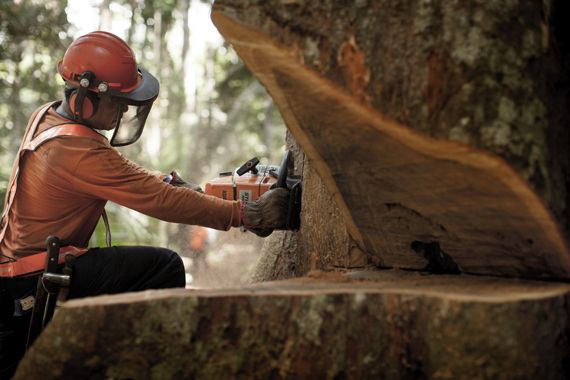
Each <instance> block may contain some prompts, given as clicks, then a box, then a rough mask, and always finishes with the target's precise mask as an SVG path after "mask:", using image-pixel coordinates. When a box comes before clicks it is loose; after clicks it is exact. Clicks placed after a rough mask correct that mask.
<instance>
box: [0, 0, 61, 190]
mask: <svg viewBox="0 0 570 380" xmlns="http://www.w3.org/2000/svg"><path fill="white" fill-rule="evenodd" d="M66 6H67V1H59V0H46V1H33V0H20V1H2V2H0V196H1V197H2V199H3V198H4V193H5V191H6V185H7V180H8V176H9V175H10V169H11V167H12V160H13V158H14V155H15V153H16V151H17V150H18V147H19V144H20V140H21V138H22V134H23V131H24V127H25V125H26V122H27V120H28V117H29V115H30V113H31V112H32V111H33V110H34V109H35V108H36V107H38V106H39V105H40V104H42V103H45V102H48V101H50V100H53V99H55V98H58V97H59V96H60V95H59V92H60V85H61V83H62V82H59V84H58V76H57V71H56V70H55V67H56V66H57V60H58V59H59V57H61V56H62V55H63V52H64V51H65V48H66V47H67V45H68V44H69V43H70V42H71V39H70V37H69V36H68V34H67V31H68V29H69V23H68V22H67V16H66V14H65V8H66Z"/></svg>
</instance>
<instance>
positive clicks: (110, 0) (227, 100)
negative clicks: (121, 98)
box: [0, 0, 285, 286]
mask: <svg viewBox="0 0 570 380" xmlns="http://www.w3.org/2000/svg"><path fill="white" fill-rule="evenodd" d="M210 7H211V2H210V1H203V0H202V1H200V0H65V1H61V0H1V1H0V197H2V199H4V194H5V191H6V186H7V182H8V177H9V175H10V170H11V166H12V161H13V159H14V156H15V154H16V152H17V150H18V147H19V144H20V141H21V138H22V135H23V131H24V128H25V125H26V123H27V120H28V118H29V115H30V114H31V113H32V112H33V111H34V110H35V109H36V108H37V107H39V106H40V105H41V104H44V103H46V102H49V101H53V100H57V99H60V98H61V97H62V94H63V91H62V89H63V81H62V80H61V78H60V77H59V75H58V73H57V70H56V67H57V63H58V61H59V60H60V59H61V58H62V57H63V54H64V53H65V49H66V48H67V46H68V45H69V44H70V43H71V41H73V39H74V38H76V37H78V36H80V35H82V34H85V33H88V32H90V31H93V30H106V31H110V32H112V33H115V34H117V35H118V36H119V37H121V38H123V39H124V40H125V41H126V42H127V43H128V44H129V45H130V46H131V47H132V49H133V51H134V52H135V54H136V56H137V60H138V62H139V64H140V65H141V66H143V67H145V68H146V69H147V70H149V71H150V72H151V73H153V74H154V75H155V76H156V77H157V78H158V79H159V81H160V83H161V89H160V94H159V97H158V99H157V101H156V102H155V104H154V106H153V109H152V111H151V114H150V116H149V120H148V121H147V123H146V126H145V131H144V133H143V135H142V137H141V139H140V140H139V141H138V142H137V143H135V144H133V145H131V146H128V147H124V148H120V149H119V150H121V152H122V153H123V154H124V155H125V156H126V157H127V158H129V159H130V160H132V161H135V162H137V163H138V164H140V165H142V166H143V167H145V168H147V169H149V170H159V171H161V172H163V173H168V172H170V171H171V170H173V169H176V170H177V171H178V172H179V173H180V174H181V176H182V177H183V178H185V179H187V180H191V181H193V182H195V183H200V184H202V185H203V184H204V182H205V181H206V180H208V179H210V178H214V177H216V176H217V174H218V172H221V171H228V170H232V169H233V168H235V167H237V166H239V165H240V164H241V163H243V162H244V161H245V160H247V159H249V158H251V157H253V156H258V157H260V158H261V159H262V163H278V162H279V161H280V158H281V155H282V154H283V151H284V145H285V141H284V136H285V126H284V124H283V121H282V120H281V117H280V115H279V112H278V111H277V110H276V109H275V107H274V105H273V103H272V101H271V98H270V97H269V96H268V95H267V94H266V92H265V90H264V88H263V87H262V86H261V85H260V84H259V82H257V80H255V79H254V78H253V76H252V75H251V74H250V73H249V71H248V70H247V69H246V68H245V66H244V65H243V63H242V62H241V61H240V60H239V59H238V57H237V55H236V53H235V52H234V51H233V50H232V49H231V47H230V46H229V45H227V44H226V43H224V41H223V40H222V38H221V36H220V35H219V34H218V32H217V30H216V29H215V27H214V26H213V25H212V24H211V21H210V18H209V12H210ZM106 209H107V213H108V214H109V219H110V222H111V223H110V224H111V231H112V236H113V244H114V245H156V246H163V247H169V248H171V249H174V250H176V251H177V252H179V253H180V254H181V255H182V256H184V257H186V259H185V263H186V264H187V269H188V278H187V282H188V284H189V285H191V286H228V285H234V284H235V283H242V282H245V281H247V279H248V278H249V276H248V273H249V271H250V270H251V269H252V267H253V266H254V264H255V261H256V259H257V257H258V254H259V250H260V247H261V244H262V239H259V238H257V237H255V236H253V235H252V234H249V233H247V234H246V233H241V232H240V231H238V230H236V229H234V230H233V231H231V232H229V233H217V232H215V231H209V233H208V249H207V251H208V252H209V254H208V259H207V262H203V265H202V268H201V270H200V274H198V273H197V272H196V267H197V265H196V264H197V261H196V258H194V260H192V259H190V258H189V257H191V256H192V252H190V247H189V242H190V239H191V235H192V232H193V228H192V227H190V226H183V225H176V224H169V223H165V222H161V221H159V220H156V219H153V218H149V217H146V216H144V215H142V214H140V213H137V212H135V211H132V210H128V209H126V208H124V207H121V206H118V205H116V204H112V203H109V204H108V205H107V208H106ZM104 236H105V231H104V226H103V225H102V223H100V224H99V226H98V227H97V230H96V232H95V234H94V235H93V238H92V240H91V243H90V244H91V246H103V245H104V244H105V237H104ZM208 268H209V269H210V271H209V272H208V271H207V269H208ZM226 268H234V269H233V270H232V271H230V272H228V271H227V270H226Z"/></svg>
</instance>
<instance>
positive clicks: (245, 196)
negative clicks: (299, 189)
mask: <svg viewBox="0 0 570 380" xmlns="http://www.w3.org/2000/svg"><path fill="white" fill-rule="evenodd" d="M257 170H258V173H257V174H253V173H245V174H243V175H241V176H239V175H237V174H236V173H232V172H226V173H220V176H219V177H218V178H214V179H212V180H210V181H208V182H206V185H205V193H206V194H209V195H213V196H215V197H218V198H222V199H228V200H234V201H235V200H242V201H246V202H247V201H255V200H257V199H258V198H259V197H260V196H261V195H262V194H263V193H265V192H266V191H268V190H269V189H270V188H271V186H273V185H274V184H275V183H276V182H277V173H278V171H279V167H278V166H275V165H259V166H257Z"/></svg>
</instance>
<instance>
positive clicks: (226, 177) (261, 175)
mask: <svg viewBox="0 0 570 380" xmlns="http://www.w3.org/2000/svg"><path fill="white" fill-rule="evenodd" d="M292 160H293V155H292V153H291V151H289V150H288V151H286V152H285V155H284V156H283V159H282V160H281V165H279V166H276V165H260V164H259V158H257V157H253V158H251V159H249V160H247V161H246V162H245V163H244V164H243V165H242V166H240V167H239V168H237V169H236V170H235V171H233V172H231V171H229V172H222V173H220V174H219V177H218V178H214V179H212V180H210V181H208V182H206V184H205V193H206V194H209V195H213V196H215V197H218V198H222V199H228V200H241V201H244V202H248V201H250V202H251V201H255V200H257V199H258V198H259V197H260V196H262V195H263V194H264V193H265V192H267V191H269V190H270V189H273V188H277V187H283V188H285V189H288V190H289V208H288V210H287V220H286V224H285V229H286V230H298V229H299V225H300V215H301V177H300V176H295V175H289V168H290V167H291V166H292V165H293V161H292Z"/></svg>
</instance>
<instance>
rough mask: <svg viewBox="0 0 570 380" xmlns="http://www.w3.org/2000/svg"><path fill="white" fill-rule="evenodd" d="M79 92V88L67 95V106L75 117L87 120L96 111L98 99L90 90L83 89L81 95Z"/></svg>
mask: <svg viewBox="0 0 570 380" xmlns="http://www.w3.org/2000/svg"><path fill="white" fill-rule="evenodd" d="M80 92H81V88H80V89H78V90H75V91H73V92H72V93H71V95H70V96H69V108H70V109H71V112H72V113H73V115H74V116H75V117H78V118H79V119H83V120H87V119H89V118H91V117H93V115H95V113H96V112H97V105H98V103H99V99H98V98H97V95H96V94H94V93H92V92H91V91H87V90H85V92H84V93H83V96H81V95H82V94H80Z"/></svg>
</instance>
